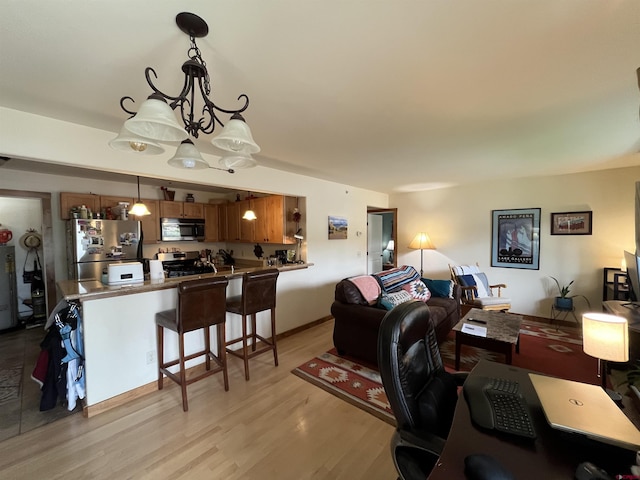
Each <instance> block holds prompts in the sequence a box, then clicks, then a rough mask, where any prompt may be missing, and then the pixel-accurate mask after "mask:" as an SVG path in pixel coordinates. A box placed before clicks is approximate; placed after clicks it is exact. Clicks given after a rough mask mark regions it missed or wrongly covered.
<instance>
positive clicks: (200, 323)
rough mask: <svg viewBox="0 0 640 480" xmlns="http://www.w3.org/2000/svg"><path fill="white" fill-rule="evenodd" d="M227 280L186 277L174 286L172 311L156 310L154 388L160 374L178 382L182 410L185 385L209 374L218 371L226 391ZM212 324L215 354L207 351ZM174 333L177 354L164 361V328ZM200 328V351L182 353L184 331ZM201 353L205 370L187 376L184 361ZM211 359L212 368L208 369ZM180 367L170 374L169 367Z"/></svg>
mask: <svg viewBox="0 0 640 480" xmlns="http://www.w3.org/2000/svg"><path fill="white" fill-rule="evenodd" d="M228 283H229V282H228V280H227V279H226V278H224V277H222V278H215V277H213V278H204V279H198V280H187V281H184V282H181V283H180V284H179V285H178V304H177V306H176V308H175V310H165V311H163V312H158V313H156V328H157V342H158V390H162V387H163V375H166V376H167V377H169V378H170V379H171V380H173V381H174V382H176V383H177V384H178V385H180V388H181V390H182V409H183V410H184V411H185V412H186V411H187V410H189V404H188V401H187V385H189V384H191V383H193V382H196V381H198V380H201V379H203V378H205V377H208V376H209V375H213V374H215V373H219V372H222V373H223V377H224V389H225V391H228V390H229V376H228V373H227V357H226V350H225V343H224V342H225V335H226V332H225V320H226V309H225V306H226V295H227V284H228ZM213 325H215V326H216V336H217V346H218V349H217V351H218V353H217V355H216V354H214V353H213V352H212V351H211V338H210V327H211V326H213ZM165 328H166V329H168V330H171V331H173V332H176V333H177V334H178V343H179V357H178V358H177V359H176V360H171V361H168V362H165V360H164V329H165ZM200 329H204V350H200V351H198V352H195V353H192V354H189V355H185V352H184V334H185V333H187V332H191V331H194V330H200ZM203 355H204V356H205V369H206V370H205V371H204V372H203V373H201V374H199V375H197V376H195V377H192V378H189V379H187V377H186V370H185V362H186V361H187V360H191V359H193V358H196V357H200V356H203ZM211 360H213V362H214V363H215V364H216V367H215V368H213V369H211ZM174 365H179V366H180V371H179V372H177V373H173V372H171V371H169V367H172V366H174Z"/></svg>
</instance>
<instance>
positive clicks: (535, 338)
mask: <svg viewBox="0 0 640 480" xmlns="http://www.w3.org/2000/svg"><path fill="white" fill-rule="evenodd" d="M520 335H521V336H520V353H519V354H517V353H514V355H513V364H514V365H515V366H518V367H523V368H527V369H530V370H534V371H537V372H541V373H546V374H549V375H554V376H557V377H562V378H566V379H569V380H575V381H579V382H585V383H592V384H595V385H599V384H600V379H599V378H598V376H597V360H596V359H595V358H592V357H589V356H588V355H586V354H585V353H584V352H583V351H582V340H581V338H580V330H579V329H577V328H567V327H559V328H557V329H556V327H555V326H549V325H548V324H543V323H538V322H532V321H527V320H525V321H523V323H522V327H521V330H520ZM454 338H455V337H454V334H453V332H452V333H451V334H450V335H449V337H448V338H447V340H445V341H444V342H443V343H442V345H440V352H441V354H442V359H443V361H444V363H445V366H446V367H447V370H449V371H454V370H453V365H454V360H455V343H454ZM480 359H486V360H492V361H496V362H504V357H503V356H502V355H501V354H497V353H492V352H488V351H486V350H483V349H480V348H475V347H469V346H467V345H464V346H463V347H462V353H461V359H460V369H461V370H462V371H470V370H471V369H472V368H473V367H474V365H475V364H476V363H477V362H478V361H479V360H480ZM292 373H293V374H294V375H297V376H298V377H300V378H302V379H304V380H306V381H308V382H310V383H312V384H313V385H316V386H318V387H320V388H322V389H323V390H325V391H327V392H329V393H331V394H332V395H335V396H337V397H339V398H341V399H343V400H345V401H347V402H348V403H350V404H352V405H354V406H356V407H358V408H360V409H362V410H365V411H366V412H369V413H370V414H372V415H375V416H376V417H378V418H380V419H382V420H384V421H385V422H387V423H389V424H391V425H395V420H394V418H393V413H392V412H391V408H390V406H389V401H388V400H387V396H386V394H385V392H384V388H383V387H382V381H381V379H380V375H379V374H378V372H377V371H376V370H375V369H373V368H370V367H368V366H365V365H362V364H360V363H358V362H357V361H356V360H354V359H347V358H343V357H340V356H338V354H337V352H336V350H335V349H331V350H329V351H328V352H326V353H324V354H322V355H319V356H317V357H315V358H312V359H311V360H309V361H308V362H305V363H304V364H302V365H300V366H299V367H297V368H295V369H293V370H292Z"/></svg>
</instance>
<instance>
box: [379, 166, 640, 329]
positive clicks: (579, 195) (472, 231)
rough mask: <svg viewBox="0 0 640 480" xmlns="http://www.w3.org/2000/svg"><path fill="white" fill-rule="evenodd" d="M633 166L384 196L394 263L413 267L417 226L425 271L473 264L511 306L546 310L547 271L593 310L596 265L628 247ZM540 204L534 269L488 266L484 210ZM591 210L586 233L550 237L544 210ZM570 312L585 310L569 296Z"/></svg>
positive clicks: (616, 263) (615, 262)
mask: <svg viewBox="0 0 640 480" xmlns="http://www.w3.org/2000/svg"><path fill="white" fill-rule="evenodd" d="M639 179H640V167H631V168H623V169H614V170H605V171H598V172H590V173H580V174H574V175H562V176H555V177H529V178H521V179H514V180H509V181H495V182H488V183H482V184H476V185H470V186H467V187H454V188H448V189H444V190H433V191H426V192H419V193H407V194H398V195H392V196H391V198H390V206H391V207H397V208H398V212H399V213H398V216H399V219H398V223H399V224H400V228H399V232H398V246H397V255H398V262H399V264H402V263H407V264H411V265H415V266H417V267H419V265H420V252H419V251H413V250H409V249H408V248H407V245H408V244H409V242H410V241H411V239H412V238H413V236H414V235H415V234H416V233H417V232H418V231H421V230H425V231H427V232H428V233H429V235H430V236H431V239H432V240H433V242H434V243H435V245H436V247H437V250H435V251H425V252H424V270H425V276H428V275H431V276H432V277H434V278H448V277H449V272H448V266H447V265H448V263H456V264H466V263H475V262H478V263H479V264H480V266H481V267H482V268H483V269H484V270H485V271H486V272H487V275H488V277H489V281H490V282H493V283H506V284H507V286H508V288H507V290H506V294H507V295H508V296H509V297H510V298H511V299H512V303H513V311H516V312H520V313H525V314H531V315H539V316H545V317H548V316H549V312H550V308H551V298H552V297H554V296H555V295H556V288H555V284H553V283H551V282H552V281H551V280H550V279H549V275H553V276H554V277H556V278H558V280H560V282H561V283H563V282H566V283H568V282H569V281H571V280H575V282H574V285H573V288H572V292H573V293H574V294H582V295H585V296H586V297H587V298H588V299H589V301H590V303H591V309H592V310H600V308H601V305H600V302H601V301H602V268H603V267H620V265H621V260H622V256H623V251H624V250H629V251H634V250H635V228H634V218H635V214H634V208H635V206H634V196H635V182H636V181H638V180H639ZM514 208H541V209H542V210H541V225H540V230H541V232H540V270H522V269H513V268H491V211H492V210H502V209H514ZM584 210H591V211H593V234H592V235H574V236H559V235H553V236H552V235H550V217H551V215H550V214H551V213H552V212H571V211H584ZM575 304H576V309H577V310H578V313H580V312H581V311H585V310H587V309H588V307H587V305H586V302H584V300H582V299H576V301H575Z"/></svg>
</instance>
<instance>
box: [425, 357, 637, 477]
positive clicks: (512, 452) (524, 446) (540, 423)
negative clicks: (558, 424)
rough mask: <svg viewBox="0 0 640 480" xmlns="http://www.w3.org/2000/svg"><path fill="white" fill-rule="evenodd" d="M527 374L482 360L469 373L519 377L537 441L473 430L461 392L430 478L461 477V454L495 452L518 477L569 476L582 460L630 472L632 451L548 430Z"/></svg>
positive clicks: (633, 456) (633, 459) (620, 472)
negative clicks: (443, 445)
mask: <svg viewBox="0 0 640 480" xmlns="http://www.w3.org/2000/svg"><path fill="white" fill-rule="evenodd" d="M528 372H529V370H525V369H523V368H518V367H513V366H509V365H504V364H501V363H495V362H488V361H486V360H481V361H480V362H479V363H478V364H477V365H476V367H475V368H474V369H473V371H472V372H471V374H470V375H483V376H493V377H502V378H508V379H511V380H516V381H518V382H519V383H520V392H521V393H522V394H523V395H524V396H525V398H526V399H527V403H528V404H529V406H530V407H531V408H530V409H531V417H532V420H533V423H534V427H535V429H536V432H537V435H538V438H537V439H536V440H535V441H528V440H526V439H522V440H521V439H519V438H518V437H513V436H507V435H502V434H500V433H498V432H495V431H483V430H480V429H477V428H476V427H474V426H473V425H472V423H471V417H470V415H469V407H468V406H467V402H466V401H465V399H464V395H462V394H460V398H459V399H458V404H457V406H456V411H455V415H454V418H453V425H452V426H451V432H450V433H449V438H448V439H447V442H446V444H445V447H444V450H443V452H442V455H441V456H440V459H439V460H438V463H437V465H436V467H435V468H434V470H433V471H432V472H431V475H430V476H429V480H450V479H452V478H456V479H464V478H465V476H464V473H463V472H464V458H465V457H466V456H467V455H470V454H473V453H485V454H488V455H491V456H493V457H494V458H496V459H497V460H498V461H499V462H500V463H501V464H502V465H504V467H505V468H507V469H508V470H510V471H511V472H512V473H513V474H514V476H515V477H516V478H517V479H519V480H521V479H532V480H533V479H535V480H539V479H541V478H544V479H564V480H566V479H572V478H574V473H575V469H576V467H577V466H578V465H579V464H580V463H581V462H584V461H590V462H593V463H595V464H596V465H598V466H600V467H601V468H604V469H605V470H607V472H608V473H609V474H610V475H611V476H612V477H613V475H616V474H622V473H628V472H629V466H630V465H633V464H634V462H635V452H632V451H630V450H623V449H619V448H615V447H612V446H609V445H606V444H603V443H596V442H592V441H590V440H587V439H585V440H581V439H580V438H579V437H576V436H572V435H570V434H564V433H562V432H559V431H557V430H554V429H552V428H551V427H550V426H549V425H548V424H547V421H546V420H545V418H544V413H543V411H542V407H541V406H540V401H539V400H538V396H537V395H536V393H535V390H534V388H533V385H532V384H531V381H530V380H529V376H528V375H527V374H528Z"/></svg>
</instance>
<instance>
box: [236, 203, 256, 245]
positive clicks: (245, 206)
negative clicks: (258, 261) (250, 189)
mask: <svg viewBox="0 0 640 480" xmlns="http://www.w3.org/2000/svg"><path fill="white" fill-rule="evenodd" d="M253 202H254V199H251V200H242V201H240V202H236V204H237V206H238V210H237V212H238V221H239V222H240V241H241V242H245V243H247V242H250V243H253V242H254V232H255V220H245V219H244V218H242V216H243V215H244V212H246V211H247V210H249V209H251V208H253Z"/></svg>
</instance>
